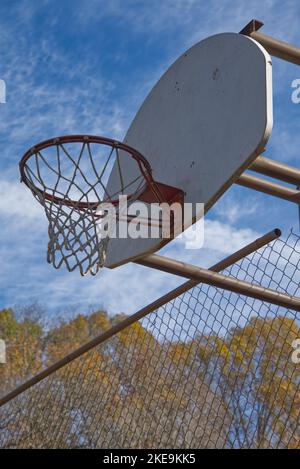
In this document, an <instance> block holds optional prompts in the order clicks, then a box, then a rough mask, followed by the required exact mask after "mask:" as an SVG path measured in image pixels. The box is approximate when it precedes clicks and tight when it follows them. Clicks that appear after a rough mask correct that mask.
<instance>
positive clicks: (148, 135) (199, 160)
mask: <svg viewBox="0 0 300 469" xmlns="http://www.w3.org/2000/svg"><path fill="white" fill-rule="evenodd" d="M272 124H273V113H272V62H271V58H270V56H269V54H268V53H267V52H266V50H265V49H264V48H263V47H262V46H261V45H260V44H258V43H257V42H255V41H254V40H253V39H251V38H249V37H247V36H243V35H241V34H236V33H223V34H217V35H215V36H212V37H209V38H207V39H205V40H203V41H201V42H199V43H198V44H196V45H194V46H193V47H191V48H190V49H189V50H188V51H187V52H186V53H184V54H183V55H182V56H181V57H180V58H179V59H178V60H177V61H176V62H175V63H174V64H173V65H172V66H171V67H170V68H169V69H168V70H167V71H166V73H165V74H164V75H163V76H162V77H161V79H160V80H159V81H158V83H157V84H156V85H155V86H154V88H153V89H152V91H151V92H150V94H149V95H148V97H147V98H146V100H145V101H144V103H143V104H142V106H141V108H140V110H139V111H138V113H137V115H136V117H135V118H134V120H133V122H132V124H131V126H130V128H129V130H128V132H127V134H126V137H125V140H124V142H125V143H126V144H128V145H130V146H132V147H134V148H136V149H137V150H138V151H140V152H141V153H142V154H143V155H144V156H145V157H146V158H147V160H148V161H149V162H150V164H151V166H152V169H153V176H154V179H155V180H156V181H159V182H162V183H165V184H168V185H170V186H175V187H178V188H181V189H182V190H183V191H184V192H185V202H193V203H197V202H198V203H200V202H202V203H204V204H205V213H206V212H207V211H208V210H209V209H210V208H211V207H212V205H213V204H214V203H215V202H216V201H217V200H218V198H219V197H220V196H221V195H222V194H223V193H224V192H225V191H226V190H227V189H228V187H229V186H230V185H231V184H233V183H234V182H235V180H236V179H237V178H238V176H239V175H240V174H241V173H242V172H243V171H244V170H245V169H246V168H247V167H249V165H250V164H251V162H252V161H253V160H254V159H255V158H256V157H257V156H258V155H259V154H260V153H261V152H262V151H263V150H264V148H265V145H266V143H267V140H268V138H269V136H270V134H271V131H272ZM134 171H136V165H130V163H129V164H128V166H126V167H125V169H124V168H123V173H125V184H126V179H127V178H128V181H129V180H132V179H133V178H134V176H135V173H134ZM117 182H119V177H118V169H117V168H116V167H115V168H113V171H112V173H111V175H110V178H109V181H108V186H107V189H108V192H112V193H113V192H115V191H117V189H118V187H117ZM193 221H195V220H193ZM164 244H165V240H162V239H159V238H156V239H112V240H111V241H110V244H109V248H108V252H107V261H106V266H107V267H111V268H113V267H116V266H118V265H121V264H123V263H125V262H128V261H129V260H134V259H136V258H138V257H142V256H144V255H146V254H148V253H151V252H155V251H157V250H158V249H159V248H160V247H162V246H163V245H164Z"/></svg>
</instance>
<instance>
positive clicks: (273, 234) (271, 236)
mask: <svg viewBox="0 0 300 469" xmlns="http://www.w3.org/2000/svg"><path fill="white" fill-rule="evenodd" d="M280 235H281V231H280V230H279V229H278V228H276V229H275V230H273V231H270V232H269V233H267V234H265V235H264V236H261V237H260V238H258V239H256V240H255V241H253V242H252V243H250V244H248V245H247V246H245V247H243V248H242V249H240V250H239V251H237V252H235V253H234V254H232V255H230V256H228V257H226V258H225V259H224V260H222V261H221V262H218V263H217V264H215V265H214V266H212V267H211V270H212V271H217V272H219V271H221V270H224V269H226V268H227V267H229V266H230V265H232V264H234V263H235V262H238V261H239V260H241V259H243V258H244V257H246V256H248V255H249V254H251V253H253V252H255V251H257V250H258V249H260V248H261V247H263V246H265V245H266V244H268V243H270V242H271V241H274V240H275V239H276V238H278V237H279V236H280ZM136 263H138V264H143V265H147V264H146V258H145V260H140V261H139V262H136ZM198 283H199V282H198V281H197V280H196V281H195V280H188V281H187V282H185V283H183V284H182V285H180V286H179V287H177V288H174V289H173V290H171V291H170V292H168V293H166V294H165V295H163V296H161V297H160V298H158V299H157V300H155V301H153V302H152V303H150V304H149V305H147V306H145V307H144V308H142V309H140V310H139V311H138V312H137V313H135V314H133V315H132V316H129V317H127V318H126V319H124V320H123V321H120V322H119V323H118V324H116V325H115V326H113V327H111V328H110V329H109V330H108V331H105V332H104V333H102V334H100V335H98V336H97V337H95V338H94V339H93V340H91V341H89V342H87V343H86V344H84V345H83V346H81V347H79V348H78V349H76V350H74V351H73V352H71V353H70V354H69V355H67V356H65V357H64V358H62V359H61V360H59V361H57V362H56V363H54V364H53V365H51V366H49V367H48V368H46V369H45V370H43V371H41V372H40V373H38V374H37V375H35V376H34V377H33V378H31V379H29V380H28V381H26V382H25V383H23V384H21V385H20V386H18V387H17V388H15V389H14V390H13V391H11V392H10V393H8V394H7V395H6V396H3V397H2V398H1V399H0V407H1V406H3V405H4V404H6V403H7V402H9V401H11V400H12V399H14V398H15V397H17V396H18V395H19V394H21V393H23V392H24V391H26V390H27V389H29V388H31V387H32V386H34V385H35V384H37V383H39V382H40V381H42V380H43V379H45V378H47V377H48V376H49V375H51V374H52V373H54V372H55V371H57V370H59V369H60V368H63V367H64V366H66V365H67V364H68V363H70V362H72V361H73V360H75V359H76V358H78V357H80V356H81V355H83V354H85V353H87V352H88V351H89V350H91V349H93V348H94V347H96V346H97V345H100V344H102V343H103V342H105V341H106V340H108V339H109V338H111V337H112V336H114V335H115V334H117V333H118V332H120V331H122V330H124V329H126V328H127V327H129V326H130V325H131V324H133V323H135V322H136V321H139V320H140V319H142V318H143V317H145V316H147V315H148V314H150V313H152V312H153V311H156V310H157V309H158V308H160V307H161V306H163V305H165V304H166V303H168V302H169V301H172V300H173V299H174V298H177V297H178V296H179V295H181V294H183V293H185V292H186V291H188V290H189V289H190V288H193V287H194V286H196V285H197V284H198Z"/></svg>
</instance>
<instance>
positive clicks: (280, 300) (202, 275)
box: [147, 254, 300, 311]
mask: <svg viewBox="0 0 300 469" xmlns="http://www.w3.org/2000/svg"><path fill="white" fill-rule="evenodd" d="M147 265H148V267H152V268H153V269H157V270H160V271H162V272H168V273H170V274H174V275H178V276H180V277H188V278H190V279H192V280H196V281H198V282H201V283H206V284H207V285H212V286H214V287H217V288H222V289H223V290H228V291H231V292H234V293H238V294H240V295H245V296H249V297H250V298H255V299H257V300H260V301H266V302H267V303H271V304H274V305H277V306H282V307H284V308H288V309H293V310H295V311H300V298H297V297H295V296H290V295H286V294H284V293H279V292H277V291H275V290H271V289H268V288H263V287H261V286H259V285H255V284H251V283H248V282H245V281H243V280H238V279H236V278H233V277H228V276H225V275H221V274H219V273H217V272H213V271H211V270H208V269H202V268H201V267H197V266H194V265H191V264H187V263H185V262H180V261H177V260H175V259H170V258H168V257H163V256H158V255H157V254H150V255H149V256H147Z"/></svg>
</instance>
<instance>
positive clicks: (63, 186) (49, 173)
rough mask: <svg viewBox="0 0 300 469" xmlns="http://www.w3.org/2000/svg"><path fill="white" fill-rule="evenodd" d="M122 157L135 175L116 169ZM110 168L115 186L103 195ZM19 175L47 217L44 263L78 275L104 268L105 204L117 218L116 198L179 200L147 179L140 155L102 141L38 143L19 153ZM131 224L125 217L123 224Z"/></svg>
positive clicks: (70, 138) (60, 139)
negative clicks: (103, 233)
mask: <svg viewBox="0 0 300 469" xmlns="http://www.w3.org/2000/svg"><path fill="white" fill-rule="evenodd" d="M128 158H129V159H130V161H131V163H130V164H131V165H133V168H134V174H135V176H134V177H133V178H132V179H131V180H130V181H128V180H126V181H125V179H124V173H123V171H122V166H123V167H124V163H123V160H125V159H128ZM114 164H116V167H117V168H118V175H117V181H118V183H117V185H118V187H117V190H116V191H114V193H109V192H108V188H107V182H108V179H109V175H110V173H111V170H112V167H113V165H114ZM126 164H128V163H126ZM20 173H21V181H22V182H24V183H25V184H26V185H27V186H28V188H29V189H30V190H31V192H32V193H33V195H34V197H35V198H36V199H37V200H38V202H39V203H40V204H41V205H42V206H43V207H44V210H45V213H46V216H47V219H48V223H49V227H48V233H49V243H48V252H47V260H48V262H49V263H51V264H53V266H54V267H55V268H56V269H58V268H59V267H61V265H62V264H65V265H66V267H67V269H68V270H69V271H70V272H71V271H73V270H74V269H75V268H77V267H79V269H80V273H81V275H85V274H87V273H91V274H92V275H96V273H97V272H98V271H99V269H100V268H102V267H103V266H104V264H105V259H106V252H107V249H108V243H109V239H110V238H109V233H108V234H107V235H106V236H104V237H103V236H101V234H100V230H99V226H100V225H101V223H102V221H103V220H104V219H105V212H106V208H105V207H107V206H108V205H111V206H113V207H115V209H116V213H117V217H119V216H120V214H121V211H120V206H119V196H121V195H126V196H127V200H128V202H129V203H132V202H134V201H137V200H139V201H143V202H145V203H163V202H166V203H168V204H170V203H173V202H175V201H176V202H181V203H182V201H183V192H182V191H181V190H180V189H177V188H174V187H171V186H167V185H165V184H161V183H158V182H156V181H155V180H154V179H153V176H152V169H151V166H150V164H149V163H148V161H147V160H146V158H145V157H144V156H143V155H141V153H139V152H138V151H137V150H135V149H134V148H132V147H130V146H128V145H125V144H124V143H121V142H118V141H116V140H112V139H109V138H105V137H98V136H91V135H70V136H64V137H58V138H54V139H50V140H46V141H44V142H41V143H39V144H37V145H36V146H34V147H32V148H31V149H29V150H28V151H27V152H26V153H25V155H24V156H23V158H22V159H21V161H20ZM127 179H128V178H127ZM131 220H132V218H130V217H128V219H127V222H128V223H129V222H130V221H131Z"/></svg>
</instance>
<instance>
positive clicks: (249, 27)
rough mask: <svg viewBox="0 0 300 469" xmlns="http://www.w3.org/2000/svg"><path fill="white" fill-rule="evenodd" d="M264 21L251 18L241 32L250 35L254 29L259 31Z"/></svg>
mask: <svg viewBox="0 0 300 469" xmlns="http://www.w3.org/2000/svg"><path fill="white" fill-rule="evenodd" d="M263 25H264V23H263V22H262V21H259V20H255V19H253V20H251V21H249V23H248V24H246V26H245V27H244V28H243V29H242V30H241V31H240V34H243V35H244V36H250V35H251V33H253V32H254V31H258V30H259V29H260V28H262V27H263Z"/></svg>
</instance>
